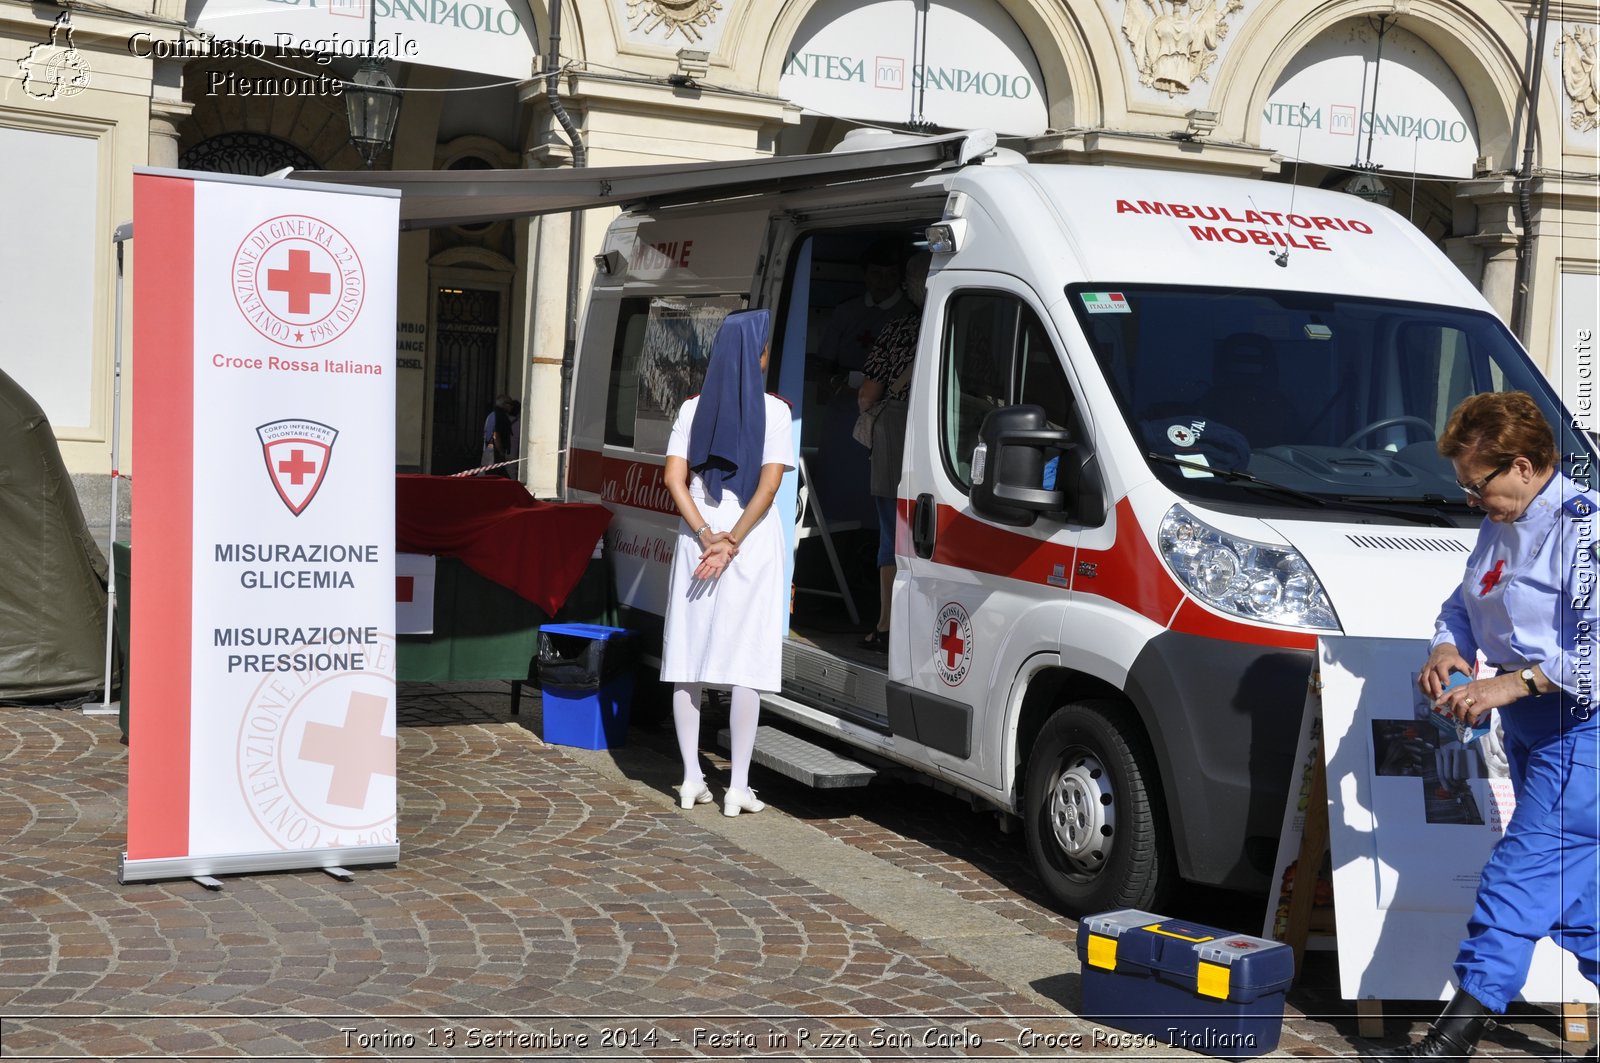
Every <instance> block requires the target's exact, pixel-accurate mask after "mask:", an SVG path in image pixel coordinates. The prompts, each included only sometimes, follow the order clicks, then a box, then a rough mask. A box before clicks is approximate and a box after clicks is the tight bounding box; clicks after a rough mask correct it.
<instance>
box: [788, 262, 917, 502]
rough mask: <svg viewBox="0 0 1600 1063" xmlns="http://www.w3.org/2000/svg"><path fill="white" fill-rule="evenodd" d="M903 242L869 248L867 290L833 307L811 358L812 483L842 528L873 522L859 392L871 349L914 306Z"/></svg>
mask: <svg viewBox="0 0 1600 1063" xmlns="http://www.w3.org/2000/svg"><path fill="white" fill-rule="evenodd" d="M902 247H903V245H902V244H900V243H898V242H896V241H894V240H889V239H882V240H876V241H874V242H873V243H871V244H869V245H867V246H866V247H865V248H864V249H863V250H862V252H861V284H862V288H863V289H864V290H863V292H862V294H860V295H854V296H851V297H850V298H848V299H846V300H844V301H843V302H842V303H839V304H838V305H836V306H834V308H833V309H832V310H830V311H829V312H828V317H827V320H826V322H825V323H824V324H823V326H822V329H821V330H820V331H821V338H820V340H819V342H818V346H817V353H816V355H815V356H814V357H812V358H810V359H809V360H808V361H807V364H806V369H807V373H808V375H809V376H810V378H811V383H812V386H813V387H814V388H815V392H814V393H815V396H816V398H815V402H816V408H815V409H814V410H809V411H808V413H807V416H806V422H805V424H806V427H805V438H804V439H803V440H802V442H803V443H804V444H805V445H806V446H808V447H815V448H816V454H815V457H809V458H808V460H809V469H808V471H809V473H810V475H811V478H812V482H811V484H810V488H811V490H812V491H814V492H815V493H816V495H817V497H818V499H819V501H820V503H821V506H822V508H823V510H824V511H825V512H826V513H827V515H828V521H829V522H830V523H831V524H833V525H835V526H836V527H860V528H869V527H871V524H872V519H873V517H872V513H873V507H872V498H871V494H870V493H869V491H868V481H869V473H868V468H867V462H866V457H867V453H866V450H865V449H864V448H863V447H862V446H861V444H860V443H857V442H856V441H855V440H854V439H852V438H851V435H850V431H851V428H852V427H853V426H854V425H855V423H856V416H857V410H856V391H857V389H858V388H860V386H861V370H862V368H863V367H864V366H865V365H866V362H867V355H868V354H869V353H871V351H872V345H873V343H875V342H876V341H877V338H878V334H879V333H880V332H882V331H883V328H884V326H885V325H887V324H888V323H889V322H891V321H893V320H894V319H895V318H897V317H899V316H900V315H902V314H904V313H905V312H906V310H907V309H908V307H909V305H910V304H909V303H908V301H907V299H906V296H905V293H904V292H902V291H901V289H900V278H901V275H902V270H901V263H902V262H903V261H904V259H905V255H904V253H903V250H902Z"/></svg>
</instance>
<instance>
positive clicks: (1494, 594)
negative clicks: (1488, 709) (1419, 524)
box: [1433, 472, 1600, 729]
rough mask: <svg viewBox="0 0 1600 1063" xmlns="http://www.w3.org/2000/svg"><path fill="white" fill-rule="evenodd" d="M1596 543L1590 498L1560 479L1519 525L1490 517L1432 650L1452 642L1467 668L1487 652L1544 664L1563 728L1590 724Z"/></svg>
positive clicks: (1447, 603)
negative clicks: (1561, 708) (1560, 704)
mask: <svg viewBox="0 0 1600 1063" xmlns="http://www.w3.org/2000/svg"><path fill="white" fill-rule="evenodd" d="M1596 542H1597V540H1596V537H1595V503H1594V499H1593V497H1592V496H1590V495H1589V494H1587V493H1586V492H1585V491H1584V490H1583V489H1582V488H1581V487H1579V486H1578V485H1577V484H1575V483H1573V482H1572V481H1571V480H1569V479H1567V478H1566V477H1565V476H1563V475H1561V474H1560V473H1559V472H1558V473H1556V474H1555V475H1554V476H1552V477H1551V478H1550V482H1549V483H1547V484H1545V486H1544V488H1543V489H1542V490H1541V491H1540V492H1539V494H1538V495H1536V496H1534V499H1533V501H1532V502H1530V503H1529V505H1528V509H1527V511H1526V512H1525V513H1523V515H1522V516H1521V517H1519V518H1518V519H1517V520H1515V521H1513V522H1511V523H1509V524H1496V523H1494V522H1493V521H1490V520H1488V519H1487V518H1485V519H1484V521H1483V525H1482V527H1481V528H1480V529H1479V532H1478V542H1477V545H1476V546H1475V547H1474V548H1473V550H1472V553H1471V554H1470V555H1469V556H1468V558H1467V564H1466V572H1465V574H1464V575H1463V577H1462V580H1461V584H1460V586H1458V587H1456V589H1455V590H1454V591H1452V592H1451V594H1450V596H1449V597H1448V598H1446V599H1445V600H1444V604H1443V605H1442V606H1441V607H1440V611H1439V619H1438V621H1437V622H1436V625H1435V632H1434V636H1433V645H1434V646H1438V645H1439V644H1440V643H1445V642H1450V643H1454V644H1455V646H1456V649H1458V650H1459V651H1460V652H1461V655H1462V656H1463V657H1465V658H1466V659H1467V660H1468V661H1471V660H1473V659H1474V655H1475V654H1476V653H1477V651H1479V650H1482V651H1483V656H1484V659H1485V660H1487V661H1488V662H1489V663H1490V664H1493V665H1496V666H1503V667H1512V666H1514V667H1517V668H1521V667H1523V666H1524V665H1527V664H1537V665H1539V666H1540V668H1541V670H1542V671H1543V672H1544V674H1545V675H1546V676H1547V677H1548V678H1549V680H1550V681H1551V682H1552V683H1554V684H1555V685H1556V686H1557V687H1559V688H1560V689H1561V690H1562V691H1563V692H1564V693H1565V694H1566V695H1567V697H1566V698H1565V699H1564V700H1565V701H1566V703H1567V704H1568V706H1569V707H1570V712H1569V713H1568V714H1566V715H1568V716H1569V718H1568V719H1567V720H1565V721H1564V722H1563V729H1565V728H1566V727H1570V726H1572V725H1574V724H1575V723H1588V724H1589V725H1590V726H1593V725H1594V716H1595V713H1594V712H1593V711H1592V709H1593V704H1592V703H1593V698H1594V696H1595V670H1596V667H1597V661H1596V656H1595V653H1596V645H1595V626H1596V622H1597V619H1600V616H1597V614H1600V608H1597V607H1600V595H1597V593H1596V591H1597V588H1596V585H1595V584H1596V574H1597V572H1600V564H1597V562H1596V556H1595V555H1596V550H1597V547H1596ZM1510 708H1511V709H1512V711H1515V706H1514V705H1513V706H1510Z"/></svg>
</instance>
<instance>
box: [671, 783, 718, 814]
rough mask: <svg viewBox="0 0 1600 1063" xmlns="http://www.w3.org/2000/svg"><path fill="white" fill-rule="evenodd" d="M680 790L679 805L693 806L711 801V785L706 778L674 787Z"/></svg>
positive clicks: (681, 806)
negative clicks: (706, 781) (706, 782)
mask: <svg viewBox="0 0 1600 1063" xmlns="http://www.w3.org/2000/svg"><path fill="white" fill-rule="evenodd" d="M673 789H674V790H676V791H678V807H679V808H693V807H694V806H695V805H709V804H710V803H711V787H709V786H707V785H706V784H705V780H704V779H701V780H700V781H698V782H686V783H680V784H679V785H677V786H674V787H673Z"/></svg>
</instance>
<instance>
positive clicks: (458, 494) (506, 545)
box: [394, 473, 611, 616]
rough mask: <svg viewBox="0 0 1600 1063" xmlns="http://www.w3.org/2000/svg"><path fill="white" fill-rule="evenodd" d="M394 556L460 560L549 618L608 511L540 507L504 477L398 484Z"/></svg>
mask: <svg viewBox="0 0 1600 1063" xmlns="http://www.w3.org/2000/svg"><path fill="white" fill-rule="evenodd" d="M394 509H395V549H397V550H400V551H402V552H405V553H413V554H435V555H438V556H441V557H458V558H460V559H461V561H462V563H463V564H465V565H466V566H467V567H468V568H470V569H472V570H473V571H474V572H476V573H478V575H480V576H483V577H484V578H485V579H491V580H494V581H495V582H496V583H498V584H500V585H501V586H503V587H509V588H510V589H511V590H514V591H516V592H517V593H518V594H520V595H521V596H522V597H524V598H526V599H528V601H530V602H532V603H533V604H534V605H537V606H538V607H539V608H540V609H543V610H544V611H545V612H546V613H548V614H549V615H551V616H555V615H556V613H557V612H558V611H559V610H560V608H561V605H562V603H563V602H565V601H566V600H567V595H569V594H571V593H572V588H574V587H576V586H577V585H578V580H579V579H581V578H582V577H583V573H584V569H585V568H587V567H588V564H589V558H590V557H591V556H592V555H593V554H594V545H595V542H596V541H598V540H599V538H600V533H601V532H603V531H605V529H606V525H607V524H609V523H610V522H611V511H610V510H608V509H606V507H604V506H597V505H591V504H589V503H586V502H539V501H536V500H535V499H534V497H533V496H532V495H530V494H528V489H527V488H526V487H523V486H522V484H520V483H518V482H517V481H515V480H508V479H506V478H505V477H503V476H423V475H419V474H414V473H405V474H401V475H398V476H396V477H395V499H394Z"/></svg>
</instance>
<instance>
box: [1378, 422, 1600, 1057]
mask: <svg viewBox="0 0 1600 1063" xmlns="http://www.w3.org/2000/svg"><path fill="white" fill-rule="evenodd" d="M1439 453H1440V454H1442V455H1444V456H1445V457H1446V458H1448V459H1449V460H1450V462H1451V464H1452V465H1454V466H1455V475H1456V481H1457V484H1458V485H1459V486H1460V487H1461V489H1462V490H1463V491H1465V492H1466V494H1467V500H1468V502H1469V503H1470V504H1471V505H1473V506H1476V507H1477V508H1479V509H1481V510H1483V512H1484V518H1485V519H1484V522H1483V525H1482V528H1481V529H1480V530H1479V533H1478V542H1477V545H1476V546H1475V547H1474V548H1473V551H1472V553H1471V554H1470V555H1469V556H1468V558H1467V565H1466V573H1465V575H1464V577H1463V578H1462V580H1461V584H1460V586H1458V587H1457V588H1456V589H1455V591H1454V592H1452V593H1451V595H1450V597H1448V598H1446V599H1445V601H1444V605H1443V607H1442V608H1441V609H1440V612H1439V618H1438V621H1437V622H1436V625H1435V634H1434V636H1433V649H1432V651H1431V652H1430V654H1429V655H1428V660H1427V663H1426V664H1425V665H1424V666H1423V668H1422V673H1421V675H1420V676H1418V679H1417V685H1418V686H1419V687H1421V689H1422V691H1423V692H1424V693H1425V694H1427V695H1428V696H1429V697H1430V698H1432V699H1434V702H1435V708H1436V710H1437V711H1441V712H1444V713H1446V714H1448V715H1450V716H1452V717H1454V718H1456V719H1457V720H1462V721H1467V722H1470V723H1474V724H1476V723H1479V722H1481V721H1483V720H1484V718H1485V717H1486V716H1487V715H1488V713H1489V710H1490V709H1499V710H1500V725H1501V728H1502V730H1503V732H1504V737H1505V751H1506V755H1507V759H1508V760H1509V763H1510V773H1511V785H1512V789H1513V790H1514V791H1515V793H1516V799H1517V801H1516V811H1515V812H1514V813H1513V815H1512V817H1511V822H1510V823H1509V824H1508V825H1507V826H1506V832H1505V836H1504V837H1503V838H1501V840H1500V842H1499V843H1498V844H1497V845H1496V846H1495V848H1494V852H1493V853H1492V854H1491V855H1490V857H1489V861H1488V863H1487V864H1485V865H1484V869H1483V876H1482V879H1481V880H1480V882H1479V885H1478V893H1477V898H1476V901H1475V903H1474V906H1473V911H1472V915H1471V917H1470V918H1469V919H1468V922H1467V937H1466V939H1465V940H1464V941H1462V943H1461V947H1460V950H1459V951H1458V953H1457V954H1456V962H1455V973H1456V980H1457V985H1458V986H1459V987H1460V988H1459V989H1458V990H1457V991H1456V994H1455V997H1454V998H1453V999H1452V1000H1451V1001H1450V1003H1449V1004H1448V1005H1447V1006H1446V1008H1445V1010H1444V1012H1443V1014H1441V1015H1440V1016H1439V1018H1438V1019H1437V1020H1436V1021H1435V1022H1434V1023H1433V1025H1432V1026H1431V1027H1430V1028H1429V1031H1428V1034H1427V1036H1425V1037H1424V1038H1423V1039H1422V1040H1420V1041H1418V1042H1416V1043H1415V1044H1411V1045H1407V1046H1405V1047H1403V1048H1400V1049H1398V1050H1395V1051H1394V1052H1393V1053H1391V1054H1390V1056H1389V1057H1388V1058H1395V1059H1405V1058H1416V1057H1439V1056H1467V1055H1471V1054H1472V1051H1473V1048H1474V1046H1475V1045H1476V1044H1477V1042H1478V1039H1479V1038H1480V1037H1482V1036H1483V1034H1484V1032H1485V1031H1486V1030H1487V1029H1488V1028H1489V1027H1490V1026H1491V1025H1492V1018H1491V1017H1492V1016H1493V1015H1496V1014H1499V1013H1502V1012H1504V1011H1505V1010H1506V1007H1507V1006H1508V1005H1509V1004H1510V1003H1511V1001H1512V1000H1513V999H1515V998H1516V996H1517V993H1518V992H1519V991H1520V990H1521V989H1522V984H1523V982H1524V981H1525V980H1526V978H1527V975H1528V966H1529V963H1530V961H1531V959H1532V957H1533V949H1534V945H1535V944H1536V943H1537V942H1538V941H1539V939H1540V938H1542V937H1546V936H1548V937H1550V938H1552V939H1553V940H1554V941H1555V943H1556V944H1557V945H1559V946H1561V947H1562V948H1564V949H1566V950H1567V951H1569V952H1571V953H1572V954H1573V955H1574V956H1576V957H1577V959H1578V968H1579V970H1580V971H1582V972H1583V975H1584V977H1585V978H1587V979H1589V981H1591V982H1596V983H1597V984H1600V949H1597V931H1596V923H1597V915H1596V893H1597V890H1600V863H1597V862H1600V831H1597V829H1596V827H1597V823H1600V801H1597V794H1596V779H1597V776H1600V769H1597V766H1596V765H1597V764H1600V757H1597V756H1596V751H1597V736H1600V729H1597V721H1596V719H1595V716H1596V712H1597V710H1600V706H1596V705H1595V701H1594V699H1595V696H1596V689H1595V682H1594V680H1595V669H1596V668H1597V667H1600V661H1597V660H1596V649H1597V647H1596V644H1595V625H1596V624H1597V622H1600V617H1597V610H1596V605H1597V596H1596V590H1597V588H1596V586H1595V577H1596V573H1597V572H1600V564H1597V562H1596V555H1597V553H1600V547H1597V546H1596V542H1597V540H1596V537H1595V536H1596V528H1595V503H1594V499H1593V497H1592V496H1590V495H1589V494H1588V493H1587V492H1585V491H1584V490H1583V488H1581V487H1579V486H1578V485H1577V484H1575V483H1573V482H1572V481H1571V480H1569V479H1567V477H1565V476H1563V475H1562V474H1561V473H1560V472H1559V471H1558V468H1557V465H1558V455H1557V453H1556V445H1555V438H1554V436H1553V434H1552V433H1551V430H1550V425H1549V423H1548V422H1547V421H1546V420H1545V418H1544V415H1543V414H1542V413H1541V412H1540V410H1539V407H1538V405H1537V404H1536V403H1535V402H1534V401H1533V399H1532V397H1531V396H1529V395H1528V394H1527V393H1525V392H1520V391H1514V392H1501V393H1493V394H1484V395H1474V396H1472V397H1470V398H1468V399H1467V400H1465V401H1464V402H1462V403H1461V405H1460V406H1458V407H1457V408H1456V410H1455V412H1454V413H1452V414H1451V416H1450V422H1449V424H1447V425H1446V426H1445V430H1444V434H1443V435H1442V436H1440V438H1439ZM1479 651H1482V653H1483V656H1484V659H1485V660H1487V661H1488V662H1489V663H1490V664H1491V665H1492V666H1493V667H1494V670H1495V674H1494V675H1492V676H1488V677H1485V678H1483V679H1478V680H1475V681H1473V682H1470V683H1464V684H1462V685H1460V686H1457V687H1454V688H1451V689H1449V690H1447V689H1446V688H1447V686H1448V684H1449V682H1450V679H1451V676H1452V673H1456V672H1460V673H1463V674H1465V675H1468V676H1470V675H1472V674H1473V673H1474V671H1475V669H1474V662H1475V661H1476V659H1477V655H1478V653H1479Z"/></svg>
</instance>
